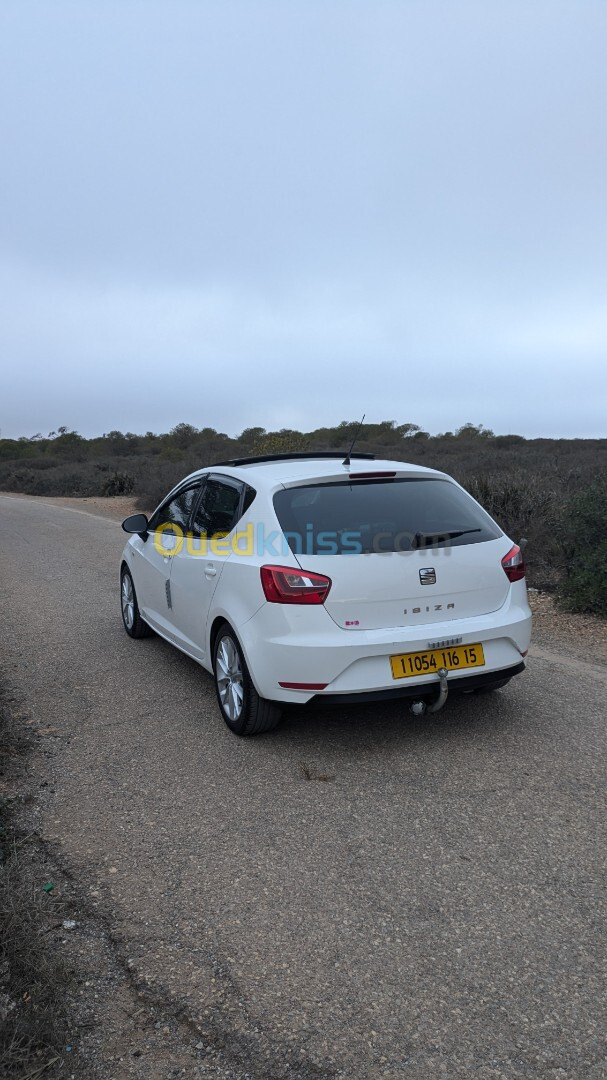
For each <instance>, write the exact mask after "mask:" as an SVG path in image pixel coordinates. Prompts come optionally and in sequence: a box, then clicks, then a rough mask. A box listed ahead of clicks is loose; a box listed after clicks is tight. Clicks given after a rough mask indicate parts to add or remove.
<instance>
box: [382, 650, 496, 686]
mask: <svg viewBox="0 0 607 1080" xmlns="http://www.w3.org/2000/svg"><path fill="white" fill-rule="evenodd" d="M484 664H485V654H484V653H483V646H482V645H458V646H457V647H456V648H452V649H432V650H431V651H430V652H410V653H402V654H401V655H400V656H391V657H390V665H391V667H392V678H393V679H410V678H412V677H413V676H414V675H432V674H433V673H434V674H438V672H439V671H440V669H441V668H446V669H447V671H461V670H462V669H463V668H471V667H484Z"/></svg>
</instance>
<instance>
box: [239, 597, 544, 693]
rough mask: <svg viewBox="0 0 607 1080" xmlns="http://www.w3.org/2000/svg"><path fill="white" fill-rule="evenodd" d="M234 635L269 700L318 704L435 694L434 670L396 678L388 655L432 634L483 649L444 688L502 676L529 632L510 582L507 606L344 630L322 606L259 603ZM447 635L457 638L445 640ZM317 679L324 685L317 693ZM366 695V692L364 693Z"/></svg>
mask: <svg viewBox="0 0 607 1080" xmlns="http://www.w3.org/2000/svg"><path fill="white" fill-rule="evenodd" d="M517 584H518V583H517ZM520 584H523V583H522V582H521V583H520ZM523 588H524V586H523ZM239 636H240V641H241V645H242V648H243V651H244V654H245V658H246V661H247V665H248V668H249V671H250V673H251V678H252V680H253V683H254V685H255V688H256V690H257V692H258V693H259V694H260V695H261V697H264V698H266V699H268V700H270V701H282V702H294V703H295V702H298V703H304V702H306V701H309V700H311V699H312V698H315V700H316V701H317V702H318V703H319V704H320V703H321V700H322V701H325V700H326V701H328V700H330V699H331V698H333V697H334V698H336V699H339V700H341V701H342V702H346V701H364V700H372V699H375V700H378V695H379V700H381V696H382V695H383V696H384V697H386V698H389V697H411V696H417V697H423V696H424V695H430V696H432V695H433V694H434V693H435V690H436V686H437V678H436V675H433V674H428V675H422V676H420V677H419V678H417V677H414V678H411V679H409V678H408V679H404V680H402V679H399V680H395V679H393V677H392V671H391V667H390V656H394V655H398V654H400V653H407V652H421V651H425V650H427V649H429V648H431V647H432V645H431V644H430V643H431V642H432V643H433V642H437V641H439V640H440V641H443V640H444V641H445V644H447V643H449V644H451V643H453V644H456V643H457V644H462V645H472V644H475V643H481V644H482V645H483V649H484V653H485V665H484V667H483V668H482V670H480V669H473V670H471V671H470V674H469V675H463V674H462V675H456V673H455V672H452V673H451V674H450V676H449V684H450V688H451V689H453V690H456V689H460V688H461V689H462V690H464V689H474V688H475V686H478V685H482V682H491V681H495V680H496V679H499V678H508V677H509V675H508V674H507V672H508V671H509V670H510V669H514V668H516V669H517V672H518V671H519V670H521V666H520V665H521V664H522V660H523V656H524V654H525V653H526V651H527V649H528V647H529V640H530V637H531V612H530V610H529V607H528V604H527V601H526V596H525V594H524V591H523V592H522V595H521V590H516V592H515V590H514V588H513V589H512V590H511V595H510V597H509V599H508V601H507V602H506V604H504V606H503V607H501V608H500V609H499V610H498V611H495V612H491V614H489V615H482V616H477V617H475V618H469V619H454V620H452V621H451V620H450V621H448V622H443V623H432V624H425V625H418V626H402V627H394V628H391V629H389V630H362V631H349V630H344V629H341V628H340V627H338V626H336V624H335V623H334V622H333V620H332V619H331V618H330V616H329V615H328V614H327V612H326V611H325V609H324V607H323V606H322V605H319V606H318V607H313V606H310V607H308V608H305V607H304V608H302V607H299V606H298V605H278V604H264V605H262V607H261V608H260V609H259V610H258V611H257V612H256V614H255V615H254V616H253V618H251V619H249V620H248V622H246V623H244V624H241V625H240V627H239ZM454 638H455V639H457V640H456V641H452V639H454ZM522 666H524V664H523V665H522ZM513 673H514V672H513ZM475 680H482V681H481V682H478V681H475ZM281 682H288V683H297V684H313V685H312V686H311V687H310V688H309V689H308V688H307V687H306V688H304V687H302V688H301V689H297V690H294V689H287V688H285V687H282V686H280V685H279V683H281ZM465 684H466V685H465ZM319 685H323V686H324V689H323V690H322V691H320V692H317V691H318V686H319ZM369 694H371V695H372V696H373V697H372V698H367V695H369Z"/></svg>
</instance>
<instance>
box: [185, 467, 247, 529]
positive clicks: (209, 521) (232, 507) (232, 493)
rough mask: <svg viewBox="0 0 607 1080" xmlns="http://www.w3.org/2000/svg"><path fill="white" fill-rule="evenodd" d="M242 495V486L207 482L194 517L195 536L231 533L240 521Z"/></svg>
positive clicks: (213, 481)
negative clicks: (239, 510) (239, 508)
mask: <svg viewBox="0 0 607 1080" xmlns="http://www.w3.org/2000/svg"><path fill="white" fill-rule="evenodd" d="M240 493H241V487H240V485H234V484H226V483H223V482H222V481H221V480H207V482H206V484H205V488H204V491H203V493H202V497H201V499H200V502H199V504H198V506H197V507H196V513H195V515H194V521H193V525H192V529H193V532H194V535H195V536H200V535H201V534H206V535H207V536H213V535H214V534H215V533H229V532H231V530H232V529H233V528H234V525H235V524H236V522H237V520H238V507H239V505H240Z"/></svg>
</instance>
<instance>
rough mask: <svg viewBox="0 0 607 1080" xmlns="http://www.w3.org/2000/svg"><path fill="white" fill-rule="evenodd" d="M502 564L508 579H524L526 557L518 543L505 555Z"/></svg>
mask: <svg viewBox="0 0 607 1080" xmlns="http://www.w3.org/2000/svg"><path fill="white" fill-rule="evenodd" d="M502 566H503V568H504V573H505V575H506V577H507V578H508V581H522V579H523V578H524V576H525V558H524V555H523V553H522V551H521V549H520V547H519V546H518V544H515V545H514V547H512V548H510V551H509V552H508V554H507V555H504V558H503V559H502Z"/></svg>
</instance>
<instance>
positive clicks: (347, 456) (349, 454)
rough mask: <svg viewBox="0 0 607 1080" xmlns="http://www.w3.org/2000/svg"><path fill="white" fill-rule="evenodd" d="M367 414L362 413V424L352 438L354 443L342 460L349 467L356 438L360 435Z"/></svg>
mask: <svg viewBox="0 0 607 1080" xmlns="http://www.w3.org/2000/svg"><path fill="white" fill-rule="evenodd" d="M366 415H367V414H366V413H363V415H362V420H361V421H360V424H359V425H358V427H357V429H356V431H355V432H354V438H353V439H352V445H351V446H350V449H349V450H348V453H347V454H346V456H345V458H344V460H343V461H342V465H347V466H348V467H349V466H350V458H351V456H352V451H353V449H354V443H355V442H356V440H357V438H358V436H359V434H360V429H361V427H362V426H363V421H364V419H365V416H366Z"/></svg>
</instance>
